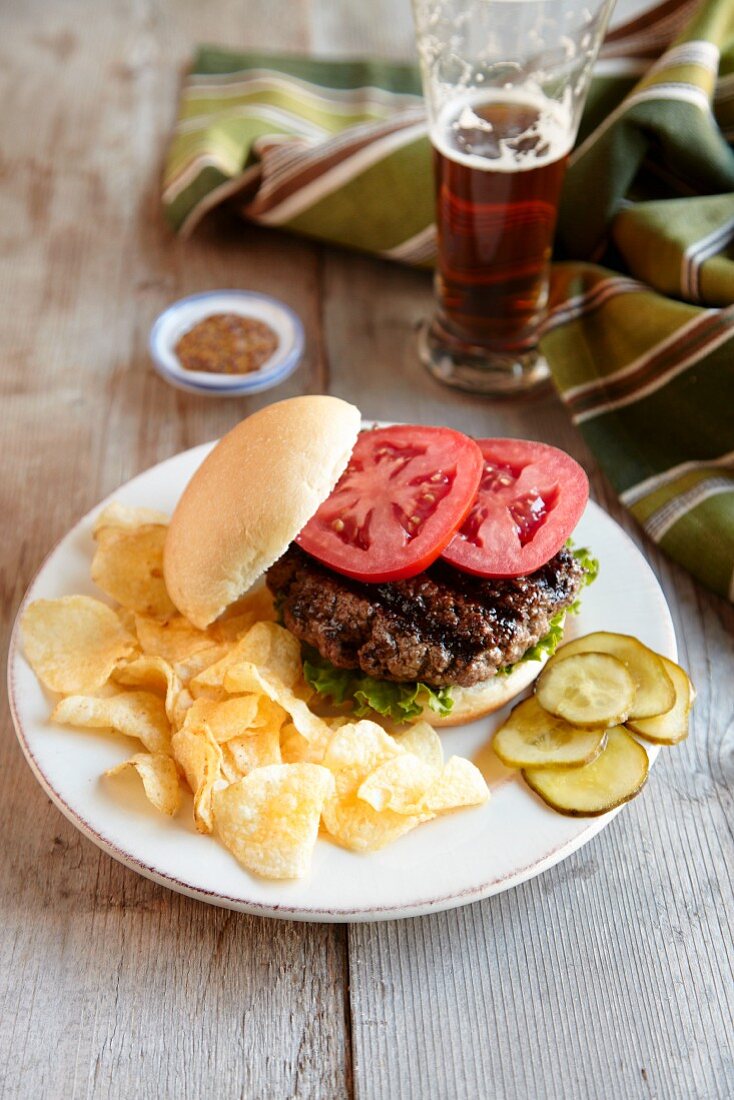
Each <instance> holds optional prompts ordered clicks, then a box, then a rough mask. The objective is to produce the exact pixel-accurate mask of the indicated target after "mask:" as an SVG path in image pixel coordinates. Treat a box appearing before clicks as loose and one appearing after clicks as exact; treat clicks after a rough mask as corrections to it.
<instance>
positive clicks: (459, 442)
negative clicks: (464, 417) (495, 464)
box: [296, 424, 483, 582]
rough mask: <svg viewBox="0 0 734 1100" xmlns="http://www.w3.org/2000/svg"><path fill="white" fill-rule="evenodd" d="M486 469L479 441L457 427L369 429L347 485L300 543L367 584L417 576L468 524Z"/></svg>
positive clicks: (355, 453)
mask: <svg viewBox="0 0 734 1100" xmlns="http://www.w3.org/2000/svg"><path fill="white" fill-rule="evenodd" d="M482 468H483V460H482V452H481V451H480V450H479V447H478V446H477V445H476V443H475V442H474V440H473V439H469V437H468V436H465V435H462V434H461V432H455V431H452V430H451V429H450V428H425V427H418V426H414V425H408V424H400V425H396V426H395V427H391V428H375V429H373V430H372V431H365V432H362V433H361V434H360V436H359V438H358V440H357V444H356V446H355V448H354V450H353V452H352V457H351V458H350V460H349V465H348V466H347V468H346V470H345V471H344V473H343V474H342V476H341V478H340V480H339V483H338V484H337V486H336V488H335V489H334V491H333V493H332V494H331V496H330V497H329V498H328V499H327V500H326V501H324V503H323V504H322V505H321V507H320V508H319V510H318V511H317V512H316V514H315V515H314V516H313V517H312V518H311V519H310V520H309V522H308V523H307V524H306V526H305V527H304V529H303V530H302V531H301V533H300V535H299V536H298V538H297V539H296V542H297V543H298V544H299V545H300V546H301V547H302V548H303V549H304V550H305V551H306V553H308V554H312V555H313V557H315V558H318V560H319V561H321V562H323V563H324V564H325V565H328V566H329V567H330V568H331V569H334V570H335V571H336V572H337V573H343V574H344V575H345V576H347V577H354V578H356V579H357V580H360V581H374V582H378V581H395V580H400V579H402V578H404V577H413V576H415V575H416V573H420V572H422V571H423V570H424V569H427V568H428V566H429V565H430V564H431V562H433V561H435V560H436V558H437V557H439V555H440V553H441V551H442V550H443V549H444V547H445V546H447V545H448V543H449V542H450V540H451V538H452V537H453V535H454V533H455V532H456V531H457V530H458V528H459V527H460V526H461V524H462V523H463V522H464V520H465V519H466V517H467V515H468V514H469V509H470V508H471V506H472V504H473V502H474V499H475V497H476V494H477V489H478V487H479V481H480V478H481V476H482Z"/></svg>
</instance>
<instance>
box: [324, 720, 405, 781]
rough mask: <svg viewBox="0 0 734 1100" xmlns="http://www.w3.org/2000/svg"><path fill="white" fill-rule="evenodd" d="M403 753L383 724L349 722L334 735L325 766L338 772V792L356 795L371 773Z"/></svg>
mask: <svg viewBox="0 0 734 1100" xmlns="http://www.w3.org/2000/svg"><path fill="white" fill-rule="evenodd" d="M402 752H403V750H402V749H401V748H400V746H399V745H398V744H396V742H395V738H393V737H391V736H390V734H389V733H385V731H384V729H383V728H382V726H378V725H377V723H376V722H370V721H369V720H367V719H364V720H363V721H361V722H349V723H347V725H345V726H342V727H341V729H338V730H337V731H336V732H335V733H334V734H333V735H332V737H331V740H330V742H329V745H328V748H327V750H326V753H325V755H324V766H325V767H327V768H328V769H329V771H330V772H332V773H333V775H334V779H335V780H336V793H337V794H351V793H355V794H356V792H357V790H358V789H359V787H360V785H361V783H362V782H363V781H364V780H365V779H366V778H367V776H368V775H369V774H370V772H373V771H374V770H375V768H377V767H379V765H380V764H382V763H384V762H385V760H390V759H391V758H392V757H394V756H400V755H401V753H402Z"/></svg>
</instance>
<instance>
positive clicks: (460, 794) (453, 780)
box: [418, 756, 489, 814]
mask: <svg viewBox="0 0 734 1100" xmlns="http://www.w3.org/2000/svg"><path fill="white" fill-rule="evenodd" d="M488 798H489V787H488V786H487V784H486V783H485V781H484V776H483V775H482V773H481V772H480V771H479V768H477V767H476V766H475V765H474V764H472V763H471V761H470V760H466V759H465V758H464V757H463V756H450V757H449V759H448V760H447V761H446V764H445V766H444V769H443V771H442V772H441V774H440V775H439V777H438V779H436V781H435V782H434V783H433V784H432V786H430V787H429V788H428V790H427V791H426V793H425V794H424V796H423V798H422V799H421V800H420V803H419V806H418V809H419V811H420V812H423V813H429V814H442V813H446V812H447V811H449V810H458V809H461V807H462V806H478V805H481V803H483V802H486V801H487V799H488Z"/></svg>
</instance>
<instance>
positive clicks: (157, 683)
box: [113, 655, 182, 722]
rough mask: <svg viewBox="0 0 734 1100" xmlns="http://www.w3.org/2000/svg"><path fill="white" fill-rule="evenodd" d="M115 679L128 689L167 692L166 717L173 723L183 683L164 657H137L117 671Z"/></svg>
mask: <svg viewBox="0 0 734 1100" xmlns="http://www.w3.org/2000/svg"><path fill="white" fill-rule="evenodd" d="M113 678H114V679H115V680H116V681H117V683H118V684H124V685H125V686H126V687H141V688H150V689H151V690H154V689H156V688H158V689H159V690H161V691H163V692H165V699H166V715H167V717H168V721H169V722H173V720H174V717H175V714H176V702H177V699H178V696H179V694H180V692H181V690H182V687H181V681H180V680H179V678H178V676H177V675H176V673H175V672H174V670H173V669H172V668H171V666H170V665H169V663H168V661H164V660H163V658H162V657H148V656H146V655H143V656H142V657H136V658H135V659H134V660H133V661H129V662H127V663H126V664H124V665H120V667H119V668H117V669H115V672H114V674H113Z"/></svg>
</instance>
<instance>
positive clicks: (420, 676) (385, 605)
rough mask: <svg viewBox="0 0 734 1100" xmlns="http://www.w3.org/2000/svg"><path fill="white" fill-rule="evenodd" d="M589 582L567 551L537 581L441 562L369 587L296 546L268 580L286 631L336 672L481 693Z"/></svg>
mask: <svg viewBox="0 0 734 1100" xmlns="http://www.w3.org/2000/svg"><path fill="white" fill-rule="evenodd" d="M583 579H584V571H583V569H582V567H581V565H580V564H579V563H578V562H577V561H576V559H575V558H574V556H573V554H572V553H571V552H570V551H569V550H566V549H563V550H561V551H560V552H559V553H558V554H556V556H555V557H554V558H551V560H550V561H549V562H547V563H546V564H545V565H544V566H543V567H542V568H541V569H539V570H537V572H535V573H533V574H531V575H530V576H527V577H515V578H512V579H485V578H482V577H472V576H470V575H469V574H467V573H461V572H459V571H458V570H457V569H454V568H453V567H452V566H450V565H448V564H447V563H445V562H441V561H439V562H436V563H435V564H434V565H432V566H431V568H430V569H428V570H427V571H426V572H424V573H420V574H418V576H417V577H411V578H409V579H408V580H402V581H391V582H390V583H386V584H370V585H366V584H360V583H359V581H353V580H350V579H349V578H347V577H342V576H340V575H339V574H337V573H334V572H332V571H331V570H330V569H328V568H327V567H326V566H323V565H321V564H320V563H319V562H318V561H316V560H315V559H314V558H311V557H309V556H308V555H307V554H305V553H304V552H303V551H302V550H300V549H299V548H298V547H297V546H295V545H291V546H290V547H289V548H288V550H287V551H286V553H285V554H284V555H283V557H282V558H280V560H279V561H277V562H276V563H275V565H273V566H272V567H271V568H270V570H269V571H268V574H267V583H268V587H269V588H270V590H271V591H272V592H273V593H274V594H275V595H276V596H277V598H278V600H279V603H280V606H281V609H282V614H283V619H284V622H285V625H286V626H287V627H288V629H289V630H290V631H291V632H292V633H293V634H295V635H296V636H297V637H298V638H300V639H301V640H302V641H304V642H308V644H309V645H312V646H314V647H315V648H316V649H318V651H319V652H320V653H321V655H322V656H323V657H326V658H327V660H329V661H331V663H332V664H333V665H336V666H337V667H338V668H360V669H361V670H362V671H363V672H364V673H366V674H367V675H369V676H374V677H376V678H378V679H382V680H396V681H410V680H420V681H422V682H423V683H426V684H430V685H431V686H435V687H443V686H447V685H449V684H459V685H461V686H462V687H471V686H472V685H473V684H477V683H480V682H481V681H482V680H487V679H489V677H490V676H493V675H494V674H495V673H496V672H497V670H498V669H499V668H503V667H504V666H505V665H510V664H513V663H514V662H515V661H517V660H519V659H520V657H522V655H523V654H524V653H525V652H526V651H527V650H528V649H529V648H530V647H531V646H533V645H535V643H536V642H537V641H539V640H540V639H541V638H542V637H543V636H544V635H545V634H547V633H548V629H549V626H550V620H551V619H552V617H553V616H554V615H555V614H557V613H558V612H559V611H561V610H563V609H564V608H567V607H568V606H569V605H570V604H571V603H573V601H574V599H575V598H576V596H577V594H578V592H579V590H580V589H581V586H582V584H583Z"/></svg>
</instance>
